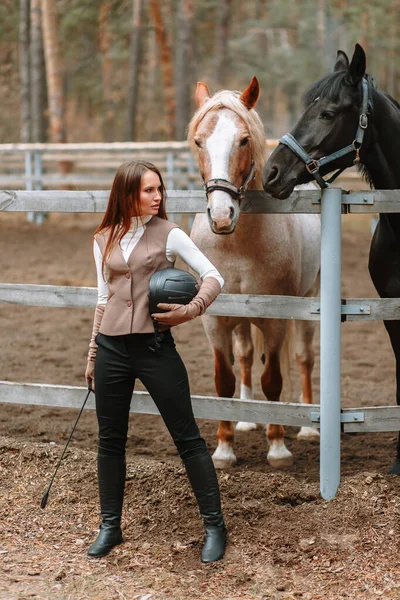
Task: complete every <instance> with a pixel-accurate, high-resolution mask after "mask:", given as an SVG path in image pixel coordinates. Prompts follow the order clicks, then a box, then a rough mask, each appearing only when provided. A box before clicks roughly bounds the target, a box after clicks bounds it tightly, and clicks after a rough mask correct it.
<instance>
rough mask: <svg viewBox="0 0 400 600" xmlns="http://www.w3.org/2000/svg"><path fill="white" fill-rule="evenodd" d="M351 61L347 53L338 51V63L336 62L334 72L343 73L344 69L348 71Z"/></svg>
mask: <svg viewBox="0 0 400 600" xmlns="http://www.w3.org/2000/svg"><path fill="white" fill-rule="evenodd" d="M349 64H350V63H349V59H348V57H347V54H346V52H343V50H338V51H337V54H336V62H335V66H334V67H333V70H334V71H343V70H344V69H348V68H349Z"/></svg>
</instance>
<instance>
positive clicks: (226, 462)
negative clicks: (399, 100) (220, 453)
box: [211, 456, 237, 469]
mask: <svg viewBox="0 0 400 600" xmlns="http://www.w3.org/2000/svg"><path fill="white" fill-rule="evenodd" d="M211 458H212V461H213V463H214V467H215V468H216V469H228V468H229V467H234V466H235V465H236V462H237V460H236V457H235V458H234V459H226V458H214V456H212V457H211Z"/></svg>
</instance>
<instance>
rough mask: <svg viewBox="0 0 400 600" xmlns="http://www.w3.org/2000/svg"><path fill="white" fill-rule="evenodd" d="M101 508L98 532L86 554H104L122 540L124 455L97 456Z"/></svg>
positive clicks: (97, 555)
mask: <svg viewBox="0 0 400 600" xmlns="http://www.w3.org/2000/svg"><path fill="white" fill-rule="evenodd" d="M97 468H98V481H99V496H100V508H101V526H100V532H99V535H98V536H97V539H96V540H95V542H94V543H93V544H92V545H91V546H90V547H89V549H88V552H87V553H88V556H92V557H96V558H100V557H102V556H105V555H106V554H108V553H109V552H110V550H112V549H113V548H114V546H117V545H118V544H121V543H122V542H123V539H122V532H121V514H122V503H123V500H124V489H125V475H126V465H125V457H124V456H102V455H101V454H99V455H98V458H97Z"/></svg>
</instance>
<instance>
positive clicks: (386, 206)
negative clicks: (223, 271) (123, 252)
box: [0, 190, 400, 497]
mask: <svg viewBox="0 0 400 600" xmlns="http://www.w3.org/2000/svg"><path fill="white" fill-rule="evenodd" d="M335 192H338V193H339V214H340V198H341V212H342V213H346V214H351V213H373V214H375V213H384V212H391V213H395V212H400V203H399V202H398V194H399V192H398V191H397V190H392V191H365V192H364V191H363V192H351V193H340V191H339V190H335ZM325 193H326V192H325ZM322 197H323V196H322V193H321V191H320V190H314V191H313V190H306V191H295V192H293V193H292V194H291V196H290V197H289V198H288V199H287V200H276V199H273V198H271V197H270V196H268V195H267V194H265V193H263V192H254V191H251V192H247V194H246V198H245V200H244V202H243V205H242V210H243V212H248V213H320V212H321V198H322ZM107 199H108V192H106V191H90V192H89V191H87V192H85V191H79V192H78V191H65V190H63V191H10V190H8V191H0V211H5V212H28V211H30V212H33V213H35V212H41V211H44V212H48V213H50V212H68V213H79V212H90V213H94V212H104V210H105V207H106V204H107ZM205 207H206V203H205V200H204V192H200V191H175V190H171V191H169V193H168V205H167V209H168V212H171V213H197V212H204V211H205ZM0 302H1V303H6V304H21V305H26V306H47V307H76V308H78V307H90V306H93V307H94V306H95V304H96V290H95V289H94V288H79V287H61V286H42V285H26V284H7V283H3V284H0ZM340 312H341V317H342V320H345V321H347V320H349V321H350V320H351V321H352V320H382V319H400V299H393V298H391V299H377V298H347V299H343V300H342V305H341V311H340ZM208 313H209V314H214V315H230V316H243V317H249V316H257V317H265V318H281V319H282V318H285V319H303V320H319V319H320V318H321V306H320V300H319V298H298V297H291V296H256V295H241V294H238V295H229V294H221V295H220V296H219V297H218V298H217V300H216V301H215V302H214V303H213V304H212V306H211V307H209V309H208ZM324 314H325V313H324ZM337 327H338V328H339V329H340V316H339V319H338V322H337ZM83 390H84V388H83V387H82V388H81V387H68V386H54V385H44V384H20V383H10V382H5V381H2V382H0V401H1V402H10V403H19V404H40V405H46V406H65V407H67V406H68V407H78V406H80V404H81V402H82V392H83ZM193 404H194V413H195V416H196V417H198V418H207V419H216V420H219V419H225V420H232V421H239V420H240V421H250V422H258V423H281V424H282V425H293V426H312V425H315V424H318V423H320V419H321V411H320V405H311V406H310V405H308V406H307V405H301V404H294V403H278V404H277V403H274V402H268V401H257V400H239V399H232V398H216V397H204V396H194V397H193ZM88 408H93V404H90V403H89V405H88ZM131 410H132V412H141V413H148V414H157V410H156V408H155V406H154V404H153V403H152V401H151V399H150V397H149V395H148V394H147V393H145V392H135V393H134V394H133V402H132V407H131ZM340 413H341V414H340V424H341V429H342V431H345V432H363V431H364V432H367V431H368V432H371V431H398V430H400V407H397V406H384V407H362V408H351V409H344V410H342V411H340ZM339 432H340V430H339ZM321 444H322V439H321ZM335 493H336V492H335ZM329 494H330V496H329ZM329 494H328V496H324V497H332V493H331V492H329ZM323 495H324V494H323Z"/></svg>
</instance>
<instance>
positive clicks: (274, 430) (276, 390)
mask: <svg viewBox="0 0 400 600" xmlns="http://www.w3.org/2000/svg"><path fill="white" fill-rule="evenodd" d="M263 332H264V346H265V368H264V372H263V374H262V375H261V387H262V391H263V392H264V394H265V396H266V398H267V400H270V401H272V402H279V399H280V396H281V392H282V372H281V361H280V353H281V349H282V344H283V340H284V337H285V332H286V322H285V321H278V320H268V321H267V320H266V321H265V325H264V331H263ZM284 434H285V431H284V429H283V427H282V425H271V424H270V425H267V439H268V443H269V451H268V454H267V460H268V462H269V464H270V465H271V466H272V467H276V468H282V467H287V466H290V465H291V464H292V462H293V456H292V453H291V452H290V451H289V450H288V449H287V448H286V446H285V442H284Z"/></svg>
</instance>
